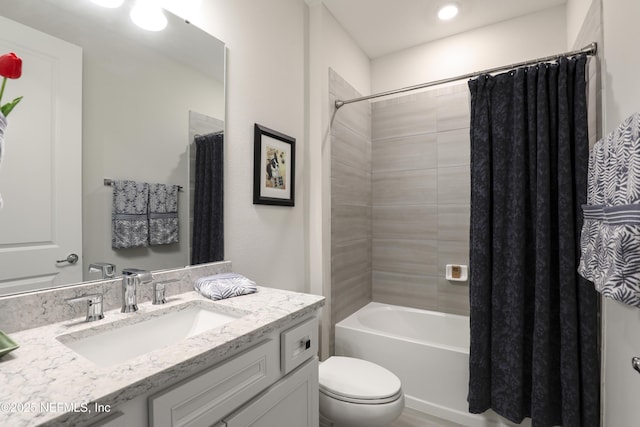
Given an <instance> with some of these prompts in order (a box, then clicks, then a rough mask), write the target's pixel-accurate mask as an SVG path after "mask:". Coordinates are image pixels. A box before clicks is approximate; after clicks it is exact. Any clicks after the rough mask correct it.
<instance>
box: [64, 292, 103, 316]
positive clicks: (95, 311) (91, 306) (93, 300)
mask: <svg viewBox="0 0 640 427" xmlns="http://www.w3.org/2000/svg"><path fill="white" fill-rule="evenodd" d="M65 301H66V302H67V303H69V304H72V303H75V302H79V301H86V302H87V318H86V319H85V322H93V321H94V320H100V319H104V313H103V308H102V301H103V295H102V294H89V295H82V296H79V297H75V298H69V299H67V300H65Z"/></svg>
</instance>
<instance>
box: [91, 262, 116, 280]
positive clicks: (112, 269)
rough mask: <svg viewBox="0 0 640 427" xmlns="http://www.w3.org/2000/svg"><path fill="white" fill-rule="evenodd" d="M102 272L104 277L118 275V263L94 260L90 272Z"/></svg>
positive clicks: (108, 277) (109, 277) (110, 277)
mask: <svg viewBox="0 0 640 427" xmlns="http://www.w3.org/2000/svg"><path fill="white" fill-rule="evenodd" d="M98 271H99V272H101V273H102V278H103V279H113V278H114V277H116V265H115V264H112V263H110V262H92V263H91V264H89V273H95V272H98Z"/></svg>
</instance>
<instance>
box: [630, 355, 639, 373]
mask: <svg viewBox="0 0 640 427" xmlns="http://www.w3.org/2000/svg"><path fill="white" fill-rule="evenodd" d="M631 366H633V369H635V370H636V371H638V372H640V357H633V358H632V359H631Z"/></svg>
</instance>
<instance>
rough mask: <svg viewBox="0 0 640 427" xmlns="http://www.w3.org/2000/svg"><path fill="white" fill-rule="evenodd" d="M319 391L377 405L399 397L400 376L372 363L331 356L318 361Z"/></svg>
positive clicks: (352, 401) (336, 396) (335, 396)
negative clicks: (321, 361) (320, 361)
mask: <svg viewBox="0 0 640 427" xmlns="http://www.w3.org/2000/svg"><path fill="white" fill-rule="evenodd" d="M319 382H320V392H321V393H323V394H325V395H327V396H329V397H331V398H334V399H337V400H340V401H343V402H349V403H356V404H361V405H380V404H385V403H390V402H394V401H396V400H398V399H399V398H400V397H402V389H401V383H400V379H399V378H398V377H397V376H396V375H394V374H393V373H392V372H390V371H389V370H387V369H385V368H383V367H382V366H379V365H376V364H375V363H371V362H368V361H366V360H361V359H355V358H352V357H343V356H333V357H330V358H329V359H327V360H326V361H324V362H323V363H321V364H320V368H319Z"/></svg>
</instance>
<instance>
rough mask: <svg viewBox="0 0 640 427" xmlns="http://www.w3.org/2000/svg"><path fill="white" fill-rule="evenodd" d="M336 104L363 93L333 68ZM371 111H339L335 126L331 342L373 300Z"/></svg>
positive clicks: (361, 106) (359, 107)
mask: <svg viewBox="0 0 640 427" xmlns="http://www.w3.org/2000/svg"><path fill="white" fill-rule="evenodd" d="M329 94H330V101H331V102H332V103H333V101H334V100H335V99H350V98H355V97H358V96H360V94H359V93H358V92H357V91H356V90H355V89H354V88H353V87H352V86H351V85H349V84H348V83H347V82H346V81H345V80H344V79H343V78H342V77H340V76H339V75H338V74H337V73H335V72H334V71H333V70H330V71H329ZM371 229H372V227H371V107H370V104H369V103H368V102H358V103H354V104H350V105H348V106H345V107H344V108H341V109H340V110H338V111H337V112H336V113H335V115H334V117H333V120H332V123H331V298H330V301H331V307H330V310H331V334H330V336H331V342H330V344H329V348H330V352H331V354H333V336H334V334H333V332H334V326H335V324H336V322H339V321H340V320H342V319H344V318H345V317H347V316H348V315H350V314H351V313H353V312H354V311H356V310H357V309H359V308H360V307H362V306H364V305H365V304H367V303H368V302H370V301H371Z"/></svg>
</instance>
